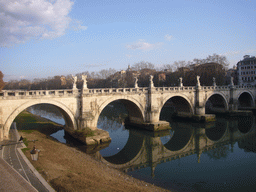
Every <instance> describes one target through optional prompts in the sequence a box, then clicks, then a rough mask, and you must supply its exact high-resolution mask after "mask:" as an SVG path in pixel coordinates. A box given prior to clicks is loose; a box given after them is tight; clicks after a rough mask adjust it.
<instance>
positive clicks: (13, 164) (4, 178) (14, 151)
mask: <svg viewBox="0 0 256 192" xmlns="http://www.w3.org/2000/svg"><path fill="white" fill-rule="evenodd" d="M17 138H19V135H18V133H17V131H16V129H15V127H14V126H12V128H11V129H10V140H9V141H2V142H0V145H3V147H2V148H1V147H0V191H1V192H2V191H8V192H9V191H17V192H19V191H22V192H24V191H39V192H48V191H50V192H52V191H54V189H52V188H51V186H50V185H49V184H48V183H47V182H46V181H45V180H44V179H43V177H42V176H41V175H40V174H39V173H38V172H37V171H36V169H35V168H34V167H33V165H32V164H31V163H30V162H29V160H28V159H27V157H26V156H25V155H24V154H23V152H22V151H21V148H22V146H21V144H23V143H19V144H17V141H18V139H17ZM23 145H24V144H23Z"/></svg>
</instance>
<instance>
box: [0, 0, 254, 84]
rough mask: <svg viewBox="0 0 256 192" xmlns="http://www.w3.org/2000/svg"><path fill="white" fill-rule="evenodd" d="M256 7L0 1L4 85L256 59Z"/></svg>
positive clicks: (191, 0)
mask: <svg viewBox="0 0 256 192" xmlns="http://www.w3.org/2000/svg"><path fill="white" fill-rule="evenodd" d="M255 18H256V1H253V0H251V1H249V0H73V1H71V0H16V1H15V0H0V70H1V71H2V72H3V74H4V75H5V76H4V80H5V81H9V80H20V79H22V78H24V79H30V80H33V79H34V78H47V77H52V76H55V75H68V74H76V73H80V72H83V71H100V70H101V69H108V68H114V69H116V70H120V69H126V68H127V66H128V65H129V64H130V65H132V64H134V63H137V62H140V61H148V62H151V63H153V64H155V66H156V67H159V66H161V65H164V64H172V63H173V62H174V61H179V60H186V61H192V60H193V59H194V58H200V59H204V58H206V57H207V56H208V55H212V54H214V53H216V54H220V55H225V56H226V57H227V59H228V61H229V62H230V68H231V67H233V65H235V64H236V63H237V62H238V61H239V60H241V59H242V58H243V55H245V54H249V55H254V56H255V55H256V46H255V45H256V19H255Z"/></svg>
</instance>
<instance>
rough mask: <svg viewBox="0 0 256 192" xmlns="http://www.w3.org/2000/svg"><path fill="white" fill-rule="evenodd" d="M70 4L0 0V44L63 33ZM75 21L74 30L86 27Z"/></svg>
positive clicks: (68, 0)
mask: <svg viewBox="0 0 256 192" xmlns="http://www.w3.org/2000/svg"><path fill="white" fill-rule="evenodd" d="M73 4H74V3H73V2H72V1H71V0H19V1H17V0H0V46H11V45H13V44H17V43H23V42H25V41H28V40H30V39H32V38H35V39H53V38H56V37H60V36H62V35H64V34H65V31H66V29H67V28H68V27H69V24H70V22H71V21H72V19H71V18H70V17H68V14H69V13H70V11H71V8H72V5H73ZM77 24H78V27H77V29H86V28H85V27H84V26H82V25H81V23H79V22H78V23H77Z"/></svg>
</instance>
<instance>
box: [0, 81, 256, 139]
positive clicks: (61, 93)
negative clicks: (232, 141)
mask: <svg viewBox="0 0 256 192" xmlns="http://www.w3.org/2000/svg"><path fill="white" fill-rule="evenodd" d="M151 78H152V77H151ZM151 80H152V79H151ZM198 80H199V78H198ZM151 82H152V81H151ZM74 85H76V79H74ZM150 85H151V86H150V87H143V88H142V87H138V88H103V89H83V90H78V89H66V90H34V91H20V90H11V91H9V90H3V91H2V92H0V110H1V111H2V112H1V118H0V124H2V125H3V128H2V131H0V140H3V139H8V137H9V136H8V135H9V130H10V126H11V124H12V122H13V121H14V119H15V118H16V116H17V115H18V114H19V113H20V112H22V111H23V110H25V109H26V108H28V107H31V106H33V105H37V104H44V103H45V104H51V105H54V106H56V107H58V108H59V109H60V111H61V112H62V115H63V117H64V118H65V121H66V127H68V128H69V129H73V130H80V129H82V128H84V127H88V128H90V129H91V130H96V129H97V123H98V119H99V116H100V114H101V112H102V111H103V109H104V108H105V107H106V106H107V105H108V104H110V103H111V102H113V101H117V100H119V101H122V102H123V103H124V105H125V107H126V108H127V110H128V113H129V119H130V121H131V122H130V123H134V124H138V125H140V124H141V125H143V127H146V128H147V129H148V130H151V131H158V130H163V129H167V125H165V123H161V122H160V113H161V110H162V108H163V106H164V105H165V104H166V102H167V101H168V100H170V99H173V98H178V102H177V103H175V104H176V106H175V108H176V110H177V111H178V112H189V113H190V114H192V115H196V116H194V117H193V118H194V119H198V120H200V121H201V120H204V121H211V120H213V117H212V116H208V115H205V105H206V102H207V101H208V100H209V99H210V97H212V96H213V95H218V96H219V97H221V98H222V100H223V106H224V107H223V111H234V113H235V111H236V110H237V109H238V105H239V102H238V99H239V97H240V96H241V95H242V94H243V93H246V95H248V97H250V98H249V99H250V101H249V102H250V103H249V104H248V102H246V103H247V104H248V106H249V105H250V106H249V108H254V107H255V97H256V91H255V87H254V86H232V87H230V86H201V85H200V82H199V81H198V85H197V86H195V87H192V86H191V87H186V86H180V87H154V85H153V84H150ZM199 85H200V86H199ZM246 107H247V105H246ZM231 114H232V113H231ZM159 122H160V123H159ZM101 139H103V140H104V141H105V139H104V138H103V137H102V138H101ZM95 140H96V141H95V142H100V141H98V139H97V138H95ZM88 143H89V141H88ZM90 143H93V141H91V140H90Z"/></svg>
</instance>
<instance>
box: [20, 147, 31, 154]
mask: <svg viewBox="0 0 256 192" xmlns="http://www.w3.org/2000/svg"><path fill="white" fill-rule="evenodd" d="M29 150H30V148H23V149H21V151H22V152H23V153H26V151H29Z"/></svg>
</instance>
